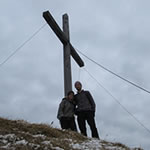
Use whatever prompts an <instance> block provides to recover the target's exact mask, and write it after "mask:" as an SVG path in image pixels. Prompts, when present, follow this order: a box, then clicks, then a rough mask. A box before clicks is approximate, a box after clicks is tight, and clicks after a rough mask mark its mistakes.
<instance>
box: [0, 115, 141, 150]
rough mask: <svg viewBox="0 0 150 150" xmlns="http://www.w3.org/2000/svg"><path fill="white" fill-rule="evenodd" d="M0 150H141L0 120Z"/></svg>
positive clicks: (48, 127) (58, 130)
mask: <svg viewBox="0 0 150 150" xmlns="http://www.w3.org/2000/svg"><path fill="white" fill-rule="evenodd" d="M0 150H142V149H140V148H134V149H130V148H128V147H127V146H125V145H123V144H120V143H111V142H107V141H103V140H96V139H92V138H86V137H84V136H82V135H80V134H78V133H75V132H71V131H63V130H60V129H55V128H52V127H51V126H49V125H45V124H30V123H27V122H25V121H21V120H16V121H13V120H7V119H3V118H0Z"/></svg>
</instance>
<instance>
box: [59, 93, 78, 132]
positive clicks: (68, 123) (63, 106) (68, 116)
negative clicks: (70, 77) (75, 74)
mask: <svg viewBox="0 0 150 150" xmlns="http://www.w3.org/2000/svg"><path fill="white" fill-rule="evenodd" d="M73 98H74V92H73V91H70V92H68V95H67V97H66V98H63V99H62V101H61V103H60V104H59V109H58V114H57V118H58V119H59V120H60V125H61V128H62V129H71V130H73V131H77V128H76V123H75V118H74V112H75V103H74V101H73Z"/></svg>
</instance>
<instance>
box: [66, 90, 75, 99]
mask: <svg viewBox="0 0 150 150" xmlns="http://www.w3.org/2000/svg"><path fill="white" fill-rule="evenodd" d="M67 97H68V98H69V100H72V99H73V97H74V92H73V91H69V92H68V94H67Z"/></svg>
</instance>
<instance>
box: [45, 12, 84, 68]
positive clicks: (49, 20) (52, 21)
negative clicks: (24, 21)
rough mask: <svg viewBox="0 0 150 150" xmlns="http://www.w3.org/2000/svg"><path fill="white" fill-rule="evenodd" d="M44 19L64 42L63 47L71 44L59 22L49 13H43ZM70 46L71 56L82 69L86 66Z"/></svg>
mask: <svg viewBox="0 0 150 150" xmlns="http://www.w3.org/2000/svg"><path fill="white" fill-rule="evenodd" d="M43 17H44V19H45V20H46V22H47V23H48V25H49V26H50V27H51V29H52V30H53V31H54V33H55V34H56V35H57V37H58V38H59V40H60V41H61V42H62V44H63V45H66V44H67V43H68V42H69V39H67V37H66V35H65V33H64V32H63V31H62V30H61V29H60V27H59V26H58V24H57V22H56V21H55V19H54V18H53V16H52V15H51V14H50V12H49V11H46V12H43ZM69 44H70V50H71V56H72V57H73V58H74V60H75V61H76V62H77V64H78V65H79V66H80V67H83V66H84V62H83V60H82V59H81V58H80V56H79V55H78V53H77V52H76V50H75V49H74V47H73V46H72V45H71V43H70V42H69Z"/></svg>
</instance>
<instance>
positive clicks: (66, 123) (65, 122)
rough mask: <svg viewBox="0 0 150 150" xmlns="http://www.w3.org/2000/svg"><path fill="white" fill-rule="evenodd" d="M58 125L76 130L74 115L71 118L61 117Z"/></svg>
mask: <svg viewBox="0 0 150 150" xmlns="http://www.w3.org/2000/svg"><path fill="white" fill-rule="evenodd" d="M60 125H61V128H62V129H71V130H72V131H77V126H76V123H75V118H74V117H73V118H66V117H63V118H62V119H61V120H60Z"/></svg>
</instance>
